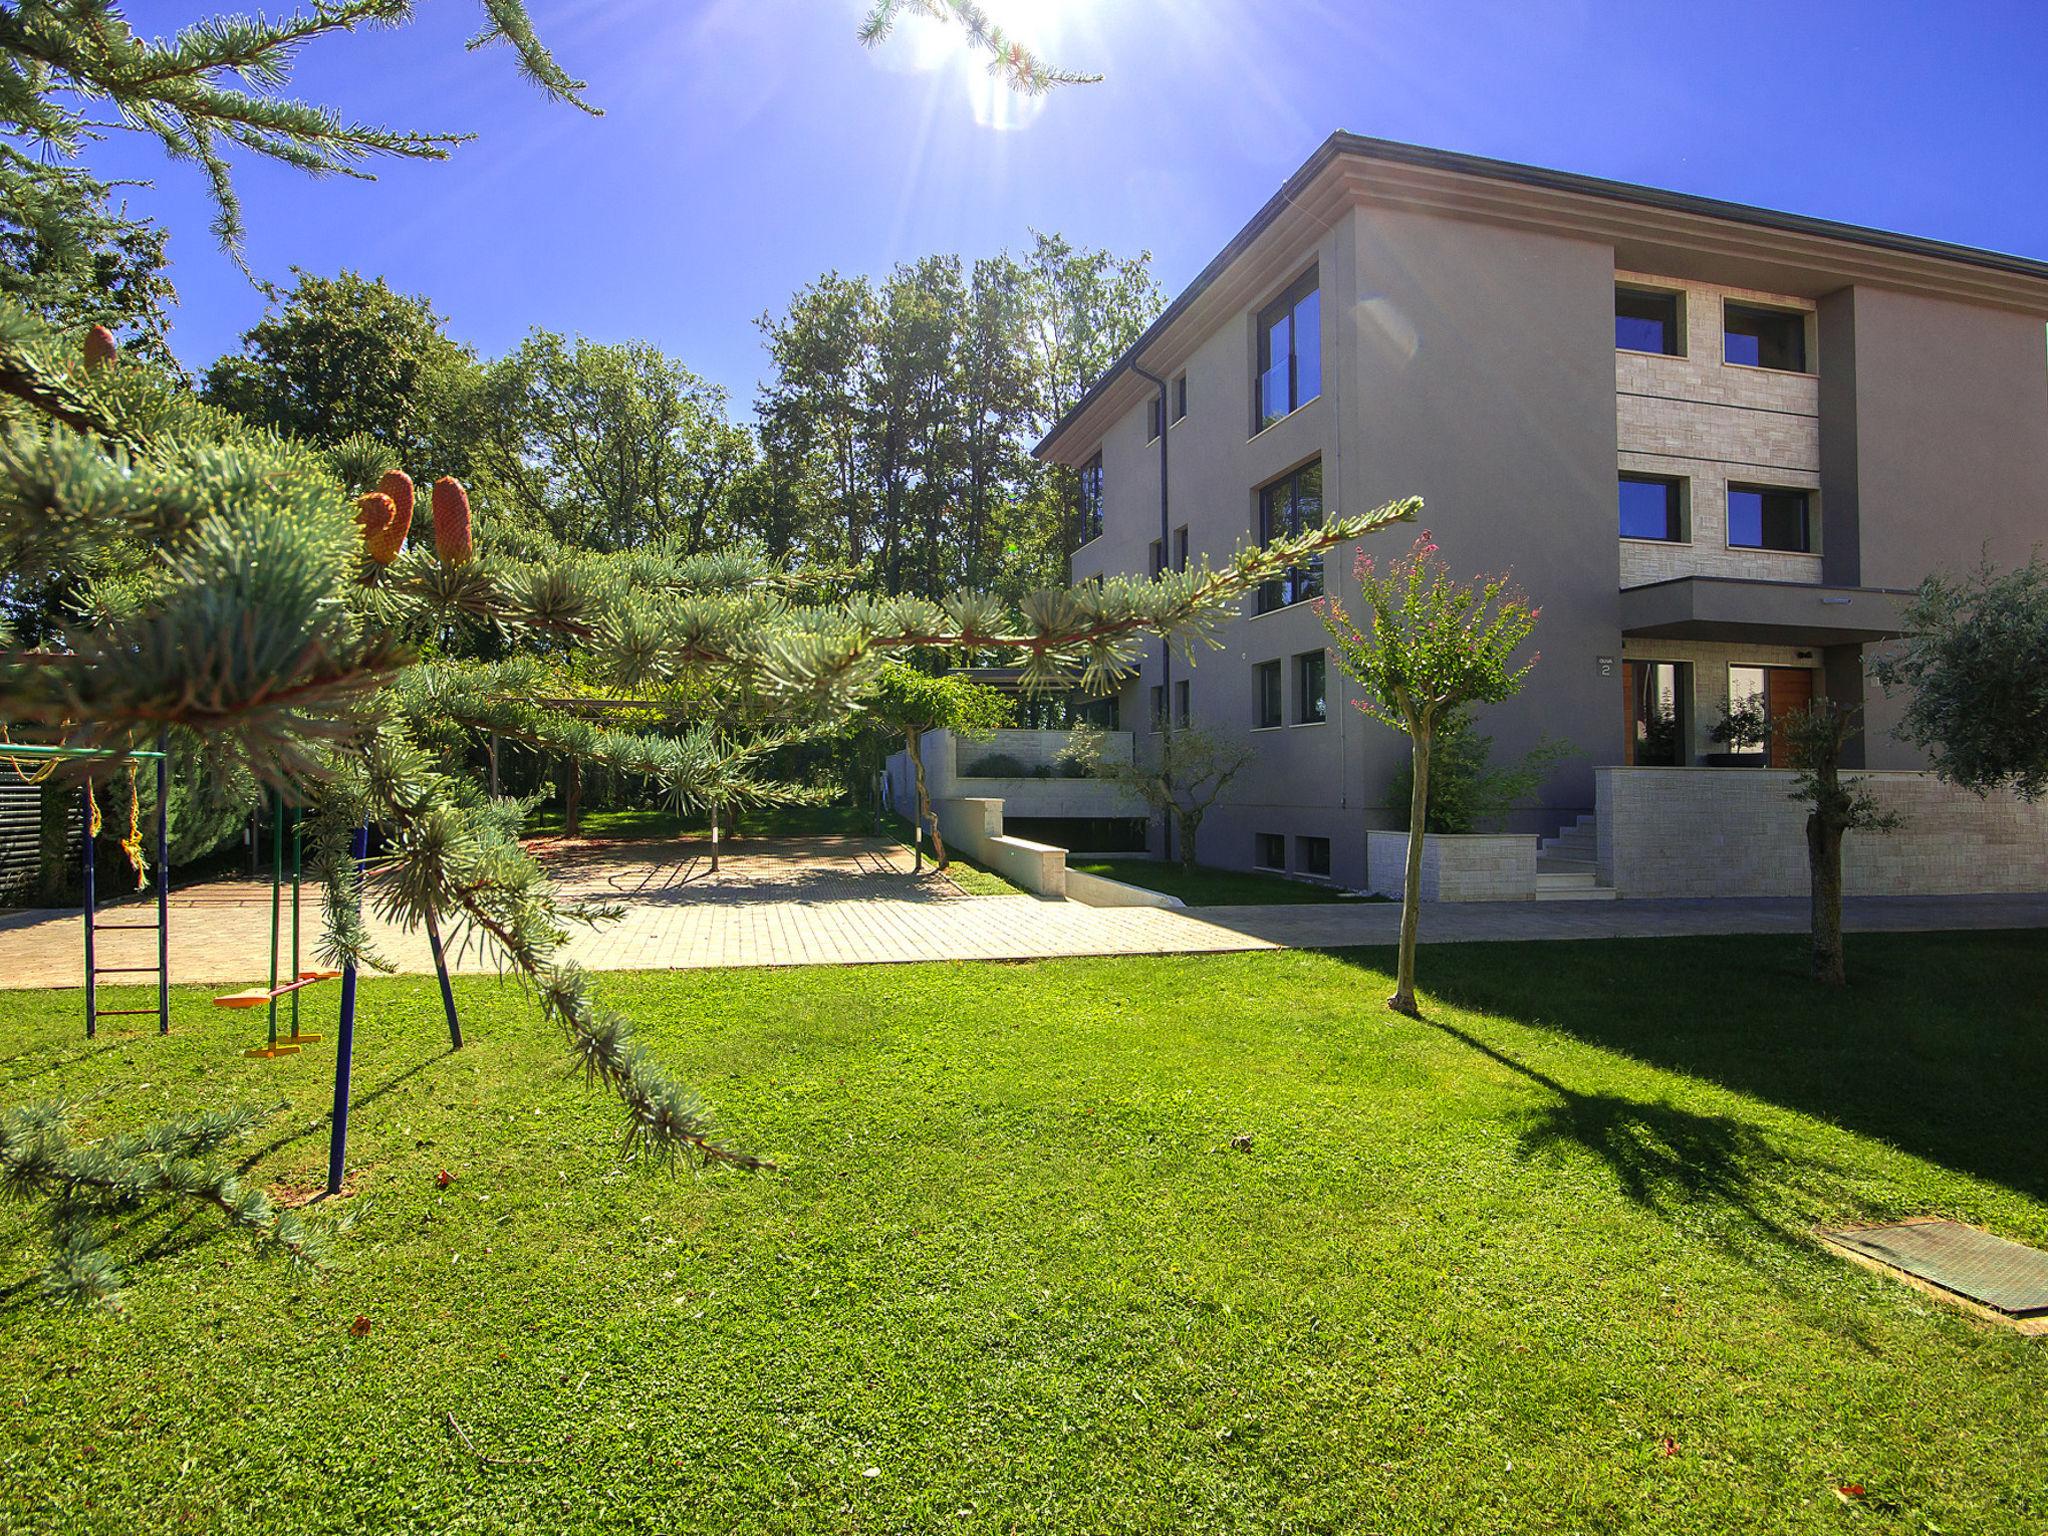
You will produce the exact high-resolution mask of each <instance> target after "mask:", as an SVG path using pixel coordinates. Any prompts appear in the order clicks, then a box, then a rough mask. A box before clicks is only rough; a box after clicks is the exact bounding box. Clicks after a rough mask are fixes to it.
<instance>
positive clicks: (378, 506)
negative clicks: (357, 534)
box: [356, 491, 404, 565]
mask: <svg viewBox="0 0 2048 1536" xmlns="http://www.w3.org/2000/svg"><path fill="white" fill-rule="evenodd" d="M397 521H398V507H397V505H396V504H395V503H394V502H393V501H392V500H391V498H390V497H389V496H386V495H385V494H384V493H383V492H382V491H371V492H369V493H368V494H367V495H363V496H358V497H357V498H356V523H357V525H358V526H359V527H360V528H361V529H362V530H363V547H364V548H365V549H366V550H368V551H369V555H370V558H371V559H372V560H374V561H376V562H377V563H378V564H379V565H389V564H390V563H391V561H392V558H393V557H394V556H395V555H397V553H398V545H397V544H395V543H393V542H392V540H391V529H392V526H393V525H394V524H395V523H396V522H397ZM400 537H401V538H403V537H404V535H403V533H401V534H400Z"/></svg>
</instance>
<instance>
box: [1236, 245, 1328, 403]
mask: <svg viewBox="0 0 2048 1536" xmlns="http://www.w3.org/2000/svg"><path fill="white" fill-rule="evenodd" d="M1322 392H1323V321H1322V299H1321V295H1320V294H1319V293H1318V292H1317V290H1316V274H1315V273H1314V271H1310V272H1309V274H1308V275H1307V276H1306V277H1304V278H1302V279H1301V281H1300V282H1298V283H1296V284H1295V285H1294V286H1293V287H1292V288H1290V289H1288V290H1287V291H1286V292H1285V293H1283V294H1282V295H1280V297H1279V298H1278V299H1276V300H1275V301H1274V302H1273V303H1271V304H1269V305H1267V306H1266V308H1264V309H1262V310H1260V311H1259V376H1258V379H1257V380H1256V381H1255V383H1254V387H1253V390H1252V394H1253V396H1254V403H1253V416H1254V421H1253V424H1252V425H1253V430H1254V431H1258V430H1262V429H1264V428H1265V427H1266V426H1268V425H1270V424H1271V423H1273V422H1276V421H1278V420H1279V419H1280V418H1281V417H1282V416H1285V415H1286V414H1287V413H1288V412H1289V411H1292V410H1295V409H1298V408H1299V407H1301V406H1303V405H1306V404H1307V403H1308V402H1309V401H1311V400H1313V399H1315V397H1316V396H1317V395H1320V394H1321V393H1322Z"/></svg>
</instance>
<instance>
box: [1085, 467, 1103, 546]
mask: <svg viewBox="0 0 2048 1536" xmlns="http://www.w3.org/2000/svg"><path fill="white" fill-rule="evenodd" d="M1100 537H1102V455H1101V454H1100V453H1098V454H1096V455H1095V456H1094V457H1093V458H1091V459H1090V460H1089V461H1088V462H1087V463H1086V464H1083V465H1082V466H1081V542H1082V543H1083V544H1086V543H1087V542H1088V541H1089V540H1090V539H1097V538H1100Z"/></svg>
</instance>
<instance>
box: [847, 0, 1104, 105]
mask: <svg viewBox="0 0 2048 1536" xmlns="http://www.w3.org/2000/svg"><path fill="white" fill-rule="evenodd" d="M906 14H907V15H913V16H926V17H930V18H931V19H932V20H934V21H942V22H950V23H953V24H955V25H957V26H958V27H959V28H960V29H961V31H963V32H964V33H966V35H967V41H968V42H969V43H970V44H971V45H973V46H974V47H975V48H978V49H980V50H981V51H982V52H983V53H986V54H987V55H988V56H989V66H988V67H989V73H990V74H992V75H996V76H998V77H999V78H1001V79H1002V81H1003V82H1004V83H1005V84H1006V85H1008V86H1009V87H1010V88H1011V89H1012V90H1014V91H1019V92H1021V93H1022V94H1024V95H1026V96H1042V95H1044V94H1045V93H1046V92H1047V91H1050V90H1052V89H1053V88H1054V87H1055V86H1061V85H1094V84H1097V83H1099V82H1100V81H1101V79H1102V76H1100V75H1086V74H1079V73H1076V72H1075V71H1073V70H1070V69H1058V68H1055V67H1053V66H1052V65H1049V64H1047V63H1046V62H1045V61H1044V60H1043V59H1041V58H1039V57H1038V55H1037V54H1035V53H1033V52H1032V51H1031V50H1030V49H1029V48H1026V47H1025V46H1024V45H1023V44H1022V43H1020V42H1018V41H1017V40H1016V39H1015V38H1013V37H1011V36H1010V35H1009V34H1008V33H1006V32H1005V31H1003V29H1002V28H1001V27H999V26H997V25H996V24H995V22H994V21H993V20H991V19H990V17H989V14H988V12H987V11H985V10H983V9H982V8H981V6H980V5H978V4H977V3H976V0H875V5H874V8H873V9H872V10H870V11H869V12H868V14H867V17H866V19H865V20H863V21H862V22H861V27H860V40H861V42H862V43H863V44H864V45H866V46H867V47H870V48H873V47H875V46H877V45H878V44H880V43H883V42H885V41H887V40H888V37H889V34H890V33H891V32H893V31H894V30H895V29H896V23H897V22H898V21H899V20H900V19H901V18H902V17H903V16H905V15H906Z"/></svg>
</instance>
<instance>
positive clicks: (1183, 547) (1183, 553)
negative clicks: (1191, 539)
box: [1173, 528, 1188, 571]
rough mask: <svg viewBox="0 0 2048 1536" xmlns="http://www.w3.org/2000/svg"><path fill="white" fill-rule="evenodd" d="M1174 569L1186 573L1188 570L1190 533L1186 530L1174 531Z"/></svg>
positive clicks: (1177, 529) (1178, 529)
mask: <svg viewBox="0 0 2048 1536" xmlns="http://www.w3.org/2000/svg"><path fill="white" fill-rule="evenodd" d="M1173 568H1174V569H1175V570H1176V571H1184V570H1186V569H1187V568H1188V531H1187V529H1186V528H1176V529H1174V530H1173Z"/></svg>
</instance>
